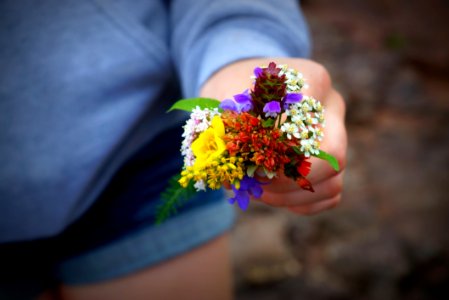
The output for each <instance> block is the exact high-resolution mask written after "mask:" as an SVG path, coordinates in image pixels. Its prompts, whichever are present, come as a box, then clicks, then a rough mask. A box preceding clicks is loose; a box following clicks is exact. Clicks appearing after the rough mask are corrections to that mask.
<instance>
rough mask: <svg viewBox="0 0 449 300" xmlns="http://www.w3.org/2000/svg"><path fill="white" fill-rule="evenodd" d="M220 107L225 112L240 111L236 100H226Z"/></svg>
mask: <svg viewBox="0 0 449 300" xmlns="http://www.w3.org/2000/svg"><path fill="white" fill-rule="evenodd" d="M219 107H220V108H221V109H223V110H232V111H238V110H239V109H238V107H237V103H235V101H234V100H231V99H225V100H223V101H221V103H220V105H219Z"/></svg>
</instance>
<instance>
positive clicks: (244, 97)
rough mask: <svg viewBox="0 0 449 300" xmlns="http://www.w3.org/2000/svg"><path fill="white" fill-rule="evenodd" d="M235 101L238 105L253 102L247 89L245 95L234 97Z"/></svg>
mask: <svg viewBox="0 0 449 300" xmlns="http://www.w3.org/2000/svg"><path fill="white" fill-rule="evenodd" d="M234 100H235V101H237V103H246V102H248V101H251V96H250V95H249V90H248V89H246V90H245V91H244V92H243V93H241V94H237V95H234Z"/></svg>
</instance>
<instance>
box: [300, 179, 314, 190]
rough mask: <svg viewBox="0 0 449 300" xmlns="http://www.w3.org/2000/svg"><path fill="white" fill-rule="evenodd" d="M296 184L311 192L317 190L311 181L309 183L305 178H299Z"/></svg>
mask: <svg viewBox="0 0 449 300" xmlns="http://www.w3.org/2000/svg"><path fill="white" fill-rule="evenodd" d="M296 182H297V183H298V185H299V186H300V187H301V188H302V189H304V190H306V191H309V192H315V190H314V189H313V187H312V184H311V183H310V181H308V180H307V179H305V178H304V177H299V178H298V179H297V180H296Z"/></svg>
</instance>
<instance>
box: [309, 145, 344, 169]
mask: <svg viewBox="0 0 449 300" xmlns="http://www.w3.org/2000/svg"><path fill="white" fill-rule="evenodd" d="M314 156H315V157H318V158H321V159H324V160H325V161H327V162H328V163H329V164H330V165H331V167H332V168H333V169H334V170H335V171H337V172H338V171H340V166H339V165H338V161H337V159H336V158H335V157H334V156H333V155H331V154H329V153H326V152H324V151H323V150H320V153H318V154H317V155H314Z"/></svg>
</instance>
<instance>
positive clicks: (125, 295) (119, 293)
mask: <svg viewBox="0 0 449 300" xmlns="http://www.w3.org/2000/svg"><path fill="white" fill-rule="evenodd" d="M271 61H275V62H277V63H280V64H287V65H288V66H289V67H292V68H295V69H297V70H299V71H300V72H301V73H303V74H304V76H305V78H306V81H307V83H308V84H309V85H310V88H309V89H308V90H305V91H303V92H304V94H306V95H310V96H314V97H315V98H316V99H318V100H320V101H321V102H322V104H323V105H324V107H325V109H326V111H325V118H326V127H325V130H324V134H325V139H324V140H323V142H322V144H321V149H323V150H324V151H326V152H328V153H331V154H332V155H334V156H335V157H336V158H337V160H338V161H339V164H340V167H341V171H340V172H338V173H337V172H335V171H334V170H333V169H332V168H331V167H330V166H329V165H328V164H327V163H326V162H324V161H321V160H319V159H315V158H312V159H311V162H312V171H311V173H310V174H309V176H308V179H309V180H310V181H311V183H312V184H313V187H314V189H315V192H314V193H311V192H308V191H304V190H301V188H300V187H299V186H298V185H297V184H296V183H294V182H293V181H292V180H290V179H288V178H286V177H284V176H279V177H278V178H276V179H274V180H273V182H272V183H271V184H269V185H266V186H264V194H263V197H262V199H260V201H262V202H264V203H266V204H267V205H271V206H275V207H284V208H287V209H289V210H290V211H292V212H294V213H297V214H300V215H313V214H317V213H319V212H322V211H325V210H328V209H331V208H333V207H335V206H337V205H338V204H339V203H340V200H341V192H342V185H343V170H344V167H345V164H346V160H345V157H346V146H347V137H346V129H345V126H344V116H345V104H344V101H343V99H342V97H341V96H340V94H338V93H337V92H336V91H335V90H334V89H333V87H332V84H331V79H330V77H329V74H328V72H327V71H326V70H325V68H324V67H323V66H321V65H319V64H317V63H315V62H313V61H310V60H305V59H294V58H264V59H248V60H242V61H238V62H236V63H233V64H231V65H228V66H227V67H225V68H223V69H221V70H220V71H218V72H217V73H215V74H214V75H213V76H212V77H211V78H210V79H209V80H208V81H207V82H206V83H205V84H204V85H203V88H202V89H201V93H200V94H201V96H203V97H211V98H216V99H226V98H231V97H232V96H233V95H234V94H237V93H240V92H242V91H243V90H245V89H247V88H249V87H251V84H252V80H251V79H250V78H249V75H250V74H252V72H253V69H254V67H255V66H261V65H268V63H269V62H271ZM44 297H46V298H44ZM232 298H233V297H232V277H231V267H230V253H229V233H226V234H224V235H223V236H221V237H218V238H217V239H215V240H213V241H211V242H209V243H207V244H205V245H202V246H200V247H198V248H196V249H194V250H193V251H191V252H189V253H185V254H184V255H181V256H178V257H176V258H174V259H171V260H168V261H166V262H163V263H161V264H159V265H156V266H152V267H150V268H147V269H145V270H141V271H139V272H136V273H134V274H131V275H128V276H123V277H121V278H117V279H114V280H111V281H106V282H100V283H95V284H90V285H84V286H65V285H63V286H61V287H60V288H59V290H58V291H57V292H53V293H47V294H45V295H43V296H42V298H41V299H73V300H76V299H83V300H89V299H112V300H113V299H156V300H157V299H200V300H201V299H218V300H220V299H223V300H225V299H232Z"/></svg>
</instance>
